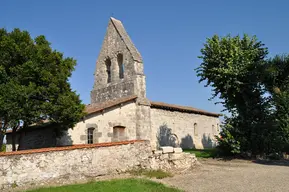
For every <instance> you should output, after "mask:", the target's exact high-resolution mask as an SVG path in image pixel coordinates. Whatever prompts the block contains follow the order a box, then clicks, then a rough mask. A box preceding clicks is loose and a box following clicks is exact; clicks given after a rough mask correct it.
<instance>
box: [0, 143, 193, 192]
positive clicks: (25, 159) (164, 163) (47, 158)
mask: <svg viewBox="0 0 289 192" xmlns="http://www.w3.org/2000/svg"><path fill="white" fill-rule="evenodd" d="M196 163H197V162H196V158H195V157H194V156H193V155H192V154H189V153H177V154H176V153H165V154H162V153H158V154H153V153H152V149H151V146H150V142H149V141H146V142H136V143H133V144H125V145H117V146H110V147H98V148H81V149H73V150H63V151H50V152H42V153H30V154H26V155H10V156H0V189H1V191H3V192H5V191H6V190H7V191H8V189H9V188H11V186H13V185H15V184H17V185H18V186H19V187H20V188H23V187H29V186H32V185H35V184H36V185H38V186H41V185H46V184H51V183H54V184H55V183H62V184H64V183H67V184H68V183H74V182H76V181H79V180H82V179H84V180H85V179H89V178H90V177H97V176H99V175H109V174H115V173H122V172H126V171H128V170H133V169H137V168H145V169H163V170H167V171H182V170H186V169H188V168H190V167H192V166H194V165H195V164H196ZM33 187H35V186H33Z"/></svg>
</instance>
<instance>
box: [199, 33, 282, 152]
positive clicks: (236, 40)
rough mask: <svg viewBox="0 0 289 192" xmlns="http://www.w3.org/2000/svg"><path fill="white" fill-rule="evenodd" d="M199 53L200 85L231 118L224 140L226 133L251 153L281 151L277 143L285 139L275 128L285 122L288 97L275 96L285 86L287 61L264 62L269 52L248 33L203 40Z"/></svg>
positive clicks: (226, 123) (266, 60) (280, 94)
mask: <svg viewBox="0 0 289 192" xmlns="http://www.w3.org/2000/svg"><path fill="white" fill-rule="evenodd" d="M201 53H202V56H200V58H201V59H202V64H201V65H200V66H199V67H198V68H197V69H196V70H197V75H198V76H199V77H200V82H202V81H206V86H211V87H212V88H213V97H216V96H219V98H220V99H221V101H222V102H221V103H222V104H223V106H224V108H225V109H226V110H227V111H228V112H229V113H230V114H231V117H230V118H226V119H225V126H224V129H225V131H224V132H223V134H224V135H223V136H226V135H228V134H231V135H230V136H229V138H230V139H231V140H232V138H234V139H235V140H236V141H237V142H238V143H240V145H241V151H245V152H252V153H253V154H263V153H270V152H274V151H275V150H276V149H278V148H280V143H278V142H277V140H280V137H282V138H284V137H285V135H284V134H283V133H284V132H282V131H280V130H281V129H280V126H279V125H280V124H282V123H281V121H282V122H283V124H284V121H283V120H284V117H285V116H286V115H285V114H286V112H285V111H286V110H284V104H285V102H287V101H288V100H287V99H288V95H286V94H285V93H284V92H282V93H277V94H276V90H279V89H281V87H282V86H280V85H279V84H280V82H283V80H285V79H286V80H287V81H286V82H288V74H287V73H288V70H287V71H286V70H285V68H288V61H287V63H286V62H284V60H282V62H281V61H280V59H278V58H275V59H273V60H268V59H267V58H266V57H267V54H268V49H267V48H266V47H265V46H264V44H263V43H262V42H261V41H258V40H257V38H256V37H255V36H254V37H249V36H248V35H244V36H243V37H240V36H235V37H231V36H229V35H228V36H226V37H222V38H220V37H218V36H217V35H215V36H213V37H212V38H208V39H207V42H206V43H205V45H204V48H203V49H201ZM278 62H279V63H282V65H281V64H280V66H282V68H283V69H284V70H283V71H284V72H283V73H282V74H280V73H277V74H274V72H276V71H278ZM284 63H285V64H284ZM285 66H286V67H285ZM272 69H273V70H272ZM285 71H286V72H287V73H286V72H285ZM282 78H283V79H282ZM278 82H279V84H278ZM287 84H288V83H287ZM287 84H286V83H285V85H287ZM285 85H283V86H285ZM285 87H286V86H285ZM284 89H287V87H286V88H284ZM273 90H275V92H274V91H273ZM282 102H283V103H282ZM281 109H282V110H281ZM284 113H285V114H284ZM278 114H279V115H278ZM281 115H282V118H281ZM287 115H288V112H287ZM277 117H279V120H280V121H279V122H280V123H279V124H277V120H276V118H277ZM280 118H281V119H282V120H281V119H280ZM287 118H288V117H287ZM231 140H228V141H231ZM283 140H284V139H283Z"/></svg>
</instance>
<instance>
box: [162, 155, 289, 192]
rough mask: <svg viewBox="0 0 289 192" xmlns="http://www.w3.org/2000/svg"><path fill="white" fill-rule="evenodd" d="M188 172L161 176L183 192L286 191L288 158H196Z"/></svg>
mask: <svg viewBox="0 0 289 192" xmlns="http://www.w3.org/2000/svg"><path fill="white" fill-rule="evenodd" d="M199 161H200V163H201V164H202V165H200V166H198V167H197V168H196V169H194V170H193V171H190V172H188V173H184V174H179V175H175V176H174V177H171V178H165V179H162V180H160V181H161V182H163V183H164V184H166V185H170V186H174V187H177V188H179V189H182V190H185V191H186V192H210V191H213V192H227V191H228V192H235V191H236V192H242V191H248V192H253V191H258V192H259V191H262V192H273V191H274V192H275V191H276V192H277V191H282V192H285V191H289V162H288V161H287V162H280V161H276V162H270V163H269V164H268V163H264V162H258V163H256V162H252V161H245V160H231V161H223V160H214V159H206V160H199Z"/></svg>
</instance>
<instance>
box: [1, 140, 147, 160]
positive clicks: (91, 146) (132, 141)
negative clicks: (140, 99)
mask: <svg viewBox="0 0 289 192" xmlns="http://www.w3.org/2000/svg"><path fill="white" fill-rule="evenodd" d="M136 142H145V140H130V141H121V142H109V143H95V144H80V145H72V146H66V147H51V148H41V149H30V150H21V151H13V152H1V153H0V157H1V156H11V155H24V154H33V153H46V152H52V151H67V150H74V149H84V148H99V147H111V146H118V145H128V144H133V143H136Z"/></svg>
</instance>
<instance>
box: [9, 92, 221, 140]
mask: <svg viewBox="0 0 289 192" xmlns="http://www.w3.org/2000/svg"><path fill="white" fill-rule="evenodd" d="M135 99H137V96H136V95H132V96H128V97H123V98H119V99H115V100H112V101H107V102H103V103H100V104H96V105H94V104H93V105H91V104H89V105H86V107H85V112H86V113H87V115H90V114H93V113H97V112H101V111H103V110H105V109H108V108H111V107H114V106H117V105H120V104H122V103H126V102H129V101H133V100H135ZM150 104H151V106H150V107H151V108H157V109H163V110H170V111H179V112H184V113H195V114H200V115H207V116H212V117H219V116H221V114H219V113H212V112H208V111H204V110H201V109H197V108H193V107H189V106H180V105H174V104H168V103H163V102H155V101H150ZM46 125H49V121H48V120H45V121H43V122H41V123H39V124H33V126H31V128H33V127H42V126H46ZM29 129H30V128H29ZM19 130H21V129H19ZM19 130H17V132H18V131H19ZM10 133H12V131H11V130H8V131H7V132H6V134H10Z"/></svg>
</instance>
